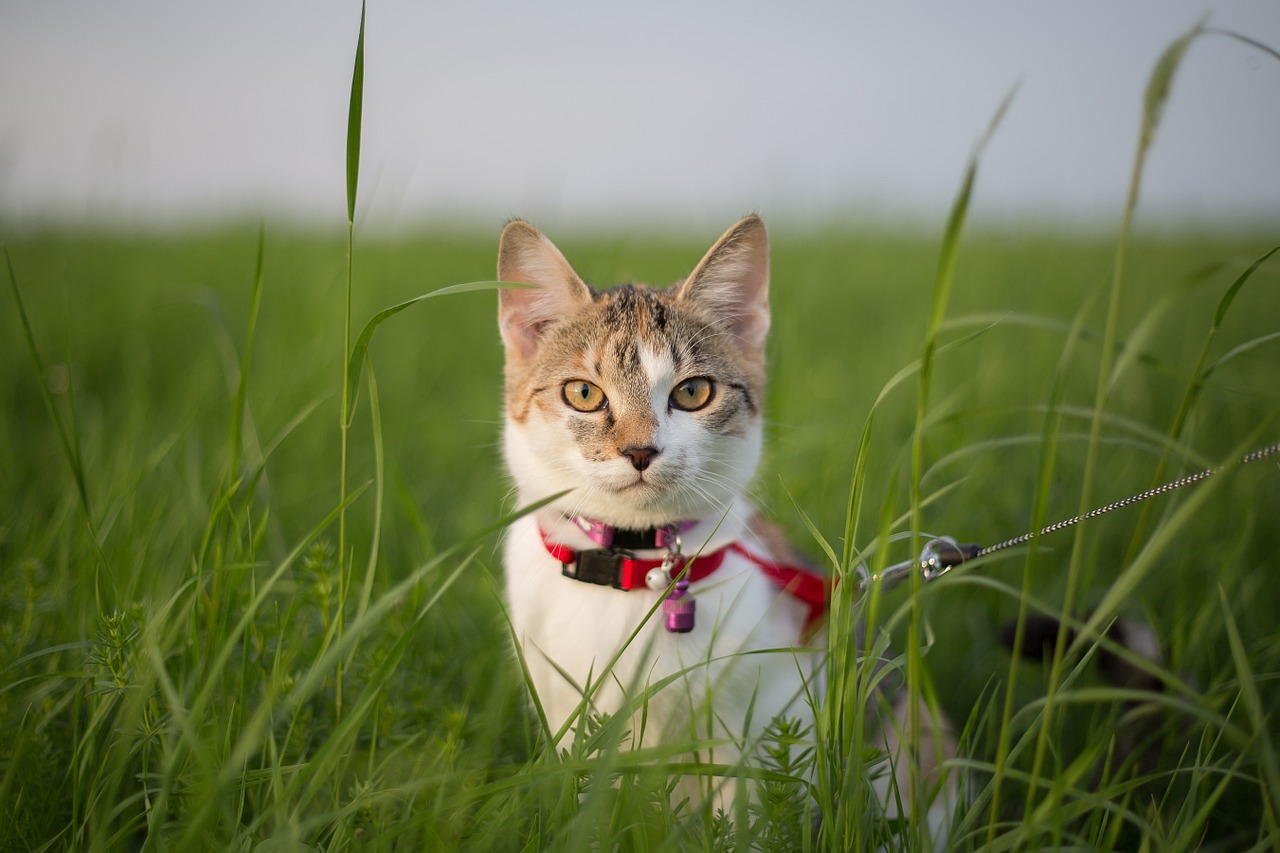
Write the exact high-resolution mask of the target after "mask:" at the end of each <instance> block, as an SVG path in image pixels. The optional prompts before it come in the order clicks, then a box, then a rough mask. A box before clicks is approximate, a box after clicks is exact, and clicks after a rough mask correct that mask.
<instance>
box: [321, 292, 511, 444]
mask: <svg viewBox="0 0 1280 853" xmlns="http://www.w3.org/2000/svg"><path fill="white" fill-rule="evenodd" d="M503 287H529V285H527V284H516V283H513V282H507V281H469V282H466V283H464V284H452V285H449V286H448V287H442V288H440V289H439V290H433V291H431V292H430V293H423V294H421V295H420V296H415V297H413V298H412V299H407V300H405V301H404V302H401V303H400V304H398V305H392V306H391V307H390V308H384V309H382V310H381V311H379V312H378V313H377V314H374V315H373V318H372V319H371V320H369V322H367V323H365V325H364V329H362V330H361V332H360V337H359V338H357V339H356V345H355V349H352V350H350V352H351V358H350V359H349V360H348V362H347V371H346V382H345V387H347V388H349V389H350V392H351V398H350V406H349V407H348V408H347V411H346V415H347V418H346V423H347V424H348V425H350V423H351V419H352V418H354V417H355V406H356V400H357V398H358V396H359V393H360V369H361V368H362V367H363V366H364V361H365V359H366V358H368V355H369V342H370V340H372V338H373V333H374V332H376V331H377V330H378V327H379V326H381V325H382V324H383V323H384V322H386V321H387V320H389V319H390V318H392V317H394V316H395V315H397V314H399V313H400V312H401V311H403V310H405V309H406V308H412V307H413V306H414V305H417V304H418V303H419V302H422V301H423V300H424V299H431V298H433V297H436V296H449V295H451V294H455V293H472V292H474V291H477V290H497V289H499V288H503Z"/></svg>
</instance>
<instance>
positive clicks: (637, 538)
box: [565, 515, 698, 551]
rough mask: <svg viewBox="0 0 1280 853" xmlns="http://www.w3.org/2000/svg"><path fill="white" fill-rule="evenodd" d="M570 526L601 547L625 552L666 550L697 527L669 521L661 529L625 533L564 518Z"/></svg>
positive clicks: (588, 521) (577, 517)
mask: <svg viewBox="0 0 1280 853" xmlns="http://www.w3.org/2000/svg"><path fill="white" fill-rule="evenodd" d="M565 517H566V518H567V519H568V520H569V521H570V522H572V524H573V526H574V527H576V528H578V529H579V530H581V531H582V532H583V533H585V534H586V535H587V538H588V539H590V540H591V541H592V542H594V543H596V544H597V545H599V546H600V547H601V548H623V549H626V550H628V551H644V550H647V549H650V548H656V549H661V550H664V551H666V550H670V549H672V548H674V547H677V546H678V545H679V544H680V537H681V536H683V535H684V534H685V533H688V532H689V531H690V530H692V529H693V528H694V527H696V526H697V525H698V522H696V521H673V522H671V523H670V524H664V525H663V526H662V527H650V528H648V529H645V530H627V529H625V528H621V527H614V526H613V525H611V524H605V523H604V522H603V521H597V520H595V519H593V518H583V517H582V516H580V515H569V516H565Z"/></svg>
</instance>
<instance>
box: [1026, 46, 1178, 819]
mask: <svg viewBox="0 0 1280 853" xmlns="http://www.w3.org/2000/svg"><path fill="white" fill-rule="evenodd" d="M1203 27H1204V25H1203V22H1201V23H1197V24H1196V26H1195V27H1193V28H1192V29H1191V30H1190V31H1188V32H1187V33H1186V34H1185V35H1183V36H1182V37H1181V38H1179V39H1178V40H1177V41H1175V42H1174V43H1173V44H1172V45H1170V46H1169V47H1168V48H1167V49H1166V50H1165V52H1164V53H1163V54H1162V55H1161V57H1160V59H1159V61H1158V62H1157V63H1156V67H1155V70H1154V71H1153V72H1152V74H1151V78H1150V80H1149V82H1148V84H1147V89H1146V94H1145V97H1144V101H1143V113H1142V125H1141V130H1140V132H1139V136H1138V144H1137V150H1136V152H1135V154H1134V162H1133V167H1132V169H1131V170H1130V173H1129V188H1128V192H1127V193H1126V197H1125V205H1124V211H1123V214H1122V216H1121V219H1120V231H1119V234H1118V236H1117V239H1116V249H1115V257H1114V259H1113V261H1112V268H1111V282H1110V287H1109V290H1108V296H1107V310H1106V320H1105V324H1104V326H1103V333H1102V349H1101V353H1100V357H1099V366H1098V376H1097V384H1096V390H1095V393H1094V413H1093V418H1092V420H1091V422H1090V426H1089V443H1088V445H1087V449H1086V454H1085V462H1084V474H1083V480H1082V483H1081V487H1080V502H1079V505H1080V513H1081V514H1083V513H1084V512H1087V511H1088V510H1089V508H1090V507H1091V506H1092V505H1093V503H1094V498H1093V487H1094V481H1095V480H1096V478H1097V471H1098V458H1099V450H1100V448H1101V442H1100V439H1101V436H1102V424H1103V412H1104V410H1105V409H1106V402H1107V397H1108V390H1109V389H1110V387H1111V385H1112V381H1113V376H1112V364H1113V361H1114V351H1115V349H1114V345H1115V341H1116V338H1117V336H1118V334H1119V320H1120V303H1121V293H1122V291H1123V282H1124V274H1125V269H1126V256H1127V251H1128V247H1129V238H1130V233H1131V231H1132V228H1133V219H1134V216H1135V214H1136V212H1137V208H1138V198H1139V195H1140V191H1141V186H1142V176H1143V173H1144V171H1145V169H1146V161H1147V154H1148V152H1149V151H1150V148H1151V145H1152V143H1153V142H1154V140H1155V133H1156V130H1157V128H1158V126H1159V124H1160V118H1161V116H1162V115H1163V112H1164V107H1165V103H1166V101H1167V100H1168V97H1169V93H1170V91H1171V87H1172V85H1173V76H1174V73H1175V72H1176V71H1177V69H1178V65H1179V64H1180V63H1181V61H1182V58H1183V56H1184V55H1185V54H1186V51H1187V48H1188V47H1190V45H1191V42H1192V41H1194V40H1195V39H1196V38H1197V37H1198V36H1199V35H1200V34H1201V33H1202V31H1203ZM1086 529H1087V527H1086V525H1083V524H1081V525H1077V526H1076V528H1075V532H1074V536H1073V538H1072V546H1071V558H1070V561H1069V563H1068V568H1067V578H1066V588H1065V590H1064V592H1063V599H1062V614H1061V616H1062V618H1061V620H1060V623H1059V624H1060V628H1059V631H1058V635H1057V638H1056V641H1055V643H1054V651H1053V658H1052V661H1051V663H1050V666H1049V684H1048V697H1047V701H1046V703H1045V708H1044V719H1043V720H1042V722H1041V728H1040V735H1039V737H1038V739H1037V743H1036V751H1035V759H1034V763H1033V766H1032V774H1031V775H1032V779H1033V780H1037V779H1040V778H1041V774H1042V773H1043V772H1044V769H1045V762H1046V759H1047V755H1048V749H1049V735H1050V732H1051V731H1052V730H1053V725H1054V718H1055V710H1056V709H1055V704H1054V697H1055V694H1056V692H1057V690H1058V687H1059V686H1060V684H1061V682H1062V677H1063V671H1062V666H1063V655H1064V654H1065V652H1066V649H1067V644H1068V643H1067V640H1068V637H1067V628H1066V625H1067V619H1068V617H1069V616H1070V615H1071V613H1072V612H1074V610H1075V609H1076V606H1077V602H1076V599H1077V596H1078V595H1079V592H1080V590H1081V588H1085V587H1087V586H1088V584H1089V580H1090V578H1091V575H1092V571H1091V569H1090V567H1089V566H1086V565H1085V563H1084V551H1085V531H1086ZM1033 784H1034V783H1033ZM1035 804H1036V797H1035V795H1034V791H1033V794H1032V796H1030V797H1028V799H1027V804H1026V810H1025V813H1024V822H1026V823H1027V825H1028V830H1030V828H1031V827H1030V822H1031V820H1032V817H1033V814H1034V809H1035V808H1036V805H1035ZM1058 841H1060V839H1059V838H1054V839H1053V842H1054V843H1056V842H1058Z"/></svg>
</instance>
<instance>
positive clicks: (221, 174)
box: [0, 0, 1280, 228]
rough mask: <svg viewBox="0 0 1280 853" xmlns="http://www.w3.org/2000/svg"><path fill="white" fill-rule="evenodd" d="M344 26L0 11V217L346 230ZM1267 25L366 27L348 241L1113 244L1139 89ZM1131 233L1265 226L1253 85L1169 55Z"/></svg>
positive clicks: (60, 1)
mask: <svg viewBox="0 0 1280 853" xmlns="http://www.w3.org/2000/svg"><path fill="white" fill-rule="evenodd" d="M359 14H360V9H359V4H358V3H357V2H353V0H222V2H217V3H203V4H190V3H179V2H173V0H116V1H115V2H102V0H43V1H42V2H35V1H34V0H0V217H2V218H5V219H8V220H9V221H11V222H13V221H15V220H16V221H17V222H32V221H38V220H43V219H48V218H56V217H72V218H84V217H105V218H109V219H111V220H114V221H122V222H126V223H134V222H137V223H148V222H151V223H173V222H184V221H188V220H190V219H195V220H200V219H206V218H209V217H217V216H222V215H228V214H236V215H250V216H254V217H258V216H267V217H298V218H302V219H305V220H308V221H313V222H322V223H323V222H332V223H341V222H343V221H345V216H346V203H345V177H344V158H345V134H346V110H347V97H348V93H349V87H350V77H351V67H352V59H353V55H354V49H355V41H356V33H357V28H358V22H359ZM1205 14H1209V15H1210V19H1209V20H1210V25H1211V26H1215V27H1221V28H1224V29H1230V30H1234V31H1237V32H1240V33H1242V34H1244V35H1247V36H1249V37H1251V38H1253V39H1256V40H1258V41H1260V42H1263V43H1265V44H1267V45H1269V46H1270V47H1271V48H1273V49H1280V2H1277V0H1239V2H1220V3H1210V2H1198V3H1193V2H1184V0H1125V1H1124V2H1114V0H1078V2H1070V3H1053V4H1050V3H1032V2H1012V0H1010V2H983V0H972V2H945V3H944V2H903V3H889V2H883V0H882V2H875V3H864V2H840V3H837V2H823V3H817V2H805V0H789V2H785V3H783V2H772V3H767V2H754V0H738V2H718V0H717V1H716V2H693V0H685V2H668V0H645V2H627V3H614V2H604V0H597V2H585V1H584V0H572V2H550V0H541V2H517V0H500V2H480V0H472V2H465V0H435V1H434V2H407V0H371V2H370V3H369V10H368V31H367V37H366V39H367V40H366V77H365V119H364V156H363V160H362V172H361V197H360V215H361V217H362V219H363V220H364V221H365V222H367V223H370V224H372V223H383V224H390V225H393V226H400V227H410V226H412V225H414V224H415V223H417V222H419V221H421V220H422V219H424V218H426V219H429V220H432V221H436V222H439V221H442V220H456V221H459V222H464V223H467V224H486V223H491V224H496V223H498V222H500V221H501V220H502V219H503V218H505V217H507V216H510V215H522V216H525V217H528V218H530V219H532V220H534V221H535V222H538V223H539V224H546V223H572V224H577V225H583V224H586V225H590V224H594V223H604V224H608V223H613V222H633V221H646V222H649V223H659V224H660V223H667V224H670V225H673V226H685V225H690V224H699V225H701V224H706V225H708V226H709V227H710V226H714V227H717V228H718V227H721V226H723V224H724V222H725V221H727V220H730V219H732V218H734V217H736V216H737V215H739V214H741V213H743V212H745V211H748V210H761V211H763V212H764V213H765V214H766V215H767V216H769V217H770V218H771V219H774V220H783V221H792V222H799V223H804V224H814V223H819V224H820V223H824V222H831V221H834V220H837V219H839V218H841V217H858V218H861V219H864V220H866V219H871V220H881V219H883V220H888V221H898V220H924V221H926V222H933V221H934V220H936V219H940V218H941V217H942V216H943V215H944V214H945V211H946V208H947V206H948V205H949V204H950V202H951V200H952V198H953V197H954V195H955V192H956V189H957V187H958V185H959V181H960V178H961V175H962V173H963V170H964V165H965V162H966V160H967V158H968V156H969V154H970V152H971V151H972V149H973V146H974V143H975V142H976V140H977V139H978V138H979V137H980V136H981V135H982V133H983V130H984V129H985V127H986V125H987V123H988V122H989V120H990V118H991V116H992V115H993V113H994V112H995V110H996V108H997V106H998V105H999V103H1000V102H1001V100H1002V99H1003V98H1004V97H1005V95H1006V94H1007V93H1008V92H1009V91H1010V90H1011V88H1012V87H1013V86H1014V85H1015V84H1017V83H1018V82H1019V81H1021V87H1020V89H1019V91H1018V93H1017V95H1016V98H1015V100H1014V102H1013V105H1012V107H1011V109H1010V111H1009V113H1008V114H1007V116H1006V117H1005V121H1004V123H1003V124H1002V125H1001V127H1000V128H999V130H998V132H997V134H996V136H995V138H994V139H993V140H992V142H991V144H990V146H989V147H988V149H987V151H986V153H985V155H984V158H983V161H982V169H981V171H980V174H979V184H978V190H977V195H976V197H975V208H974V212H975V214H977V215H980V216H985V217H987V218H989V219H994V220H1001V221H1018V220H1019V219H1021V218H1024V217H1031V216H1050V217H1054V216H1056V217H1068V218H1071V219H1073V220H1077V221H1081V222H1088V221H1096V220H1098V219H1101V220H1106V221H1113V220H1114V219H1115V217H1116V216H1118V214H1119V210H1120V207H1121V205H1122V203H1123V198H1124V194H1125V191H1126V188H1127V184H1128V178H1129V172H1130V166H1131V164H1132V160H1133V152H1134V148H1135V143H1136V138H1137V133H1138V126H1139V119H1140V109H1141V99H1142V92H1143V89H1144V87H1145V85H1146V82H1147V79H1148V76H1149V75H1150V72H1151V69H1152V67H1153V66H1154V64H1155V62H1156V59H1157V58H1158V57H1159V56H1160V54H1161V52H1162V51H1163V50H1164V48H1165V47H1167V46H1168V45H1169V43H1170V42H1171V41H1173V40H1174V39H1175V38H1176V37H1178V36H1179V35H1180V34H1181V33H1183V32H1185V31H1186V30H1187V29H1188V28H1190V27H1191V26H1192V25H1194V24H1195V22H1196V21H1197V20H1199V19H1200V18H1201V17H1202V16H1203V15H1205ZM1142 210H1143V216H1144V217H1146V218H1147V220H1148V221H1150V220H1153V219H1154V220H1157V221H1159V220H1166V219H1180V218H1191V219H1195V220H1201V221H1210V222H1223V221H1231V222H1235V221H1243V222H1246V223H1247V222H1254V223H1266V224H1271V225H1273V224H1276V223H1277V222H1280V60H1277V59H1276V58H1275V57H1273V56H1270V55H1268V54H1267V53H1266V52H1265V51H1262V50H1259V49H1256V48H1252V47H1249V46H1246V45H1243V44H1241V43H1239V42H1237V41H1234V40H1231V39H1228V38H1225V37H1222V36H1211V37H1206V38H1203V39H1200V40H1199V41H1197V42H1196V43H1195V44H1194V45H1193V46H1192V48H1191V51H1190V53H1189V54H1188V56H1187V60H1186V62H1185V63H1184V65H1183V67H1182V69H1181V71H1180V73H1179V75H1178V77H1177V79H1176V81H1175V87H1174V91H1173V96H1172V99H1171V101H1170V103H1169V106H1168V109H1167V112H1166V116H1165V122H1164V124H1163V125H1162V127H1161V129H1160V133H1159V136H1158V137H1157V140H1156V143H1155V148H1154V150H1153V152H1152V155H1151V159H1150V163H1149V167H1148V171H1147V173H1146V179H1145V184H1144V195H1143V206H1142Z"/></svg>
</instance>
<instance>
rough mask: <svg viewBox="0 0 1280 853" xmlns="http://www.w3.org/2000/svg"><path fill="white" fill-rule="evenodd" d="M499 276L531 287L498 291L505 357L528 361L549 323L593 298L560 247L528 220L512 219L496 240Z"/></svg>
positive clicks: (501, 278) (500, 326)
mask: <svg viewBox="0 0 1280 853" xmlns="http://www.w3.org/2000/svg"><path fill="white" fill-rule="evenodd" d="M498 279H499V281H513V282H519V283H521V284H531V285H533V287H531V288H515V287H507V288H503V289H502V290H499V291H498V328H499V329H500V330H501V331H502V341H503V343H504V344H505V345H506V348H507V358H508V360H511V359H515V360H517V361H527V360H529V359H530V358H532V357H533V354H534V353H535V352H536V351H537V349H538V341H539V339H540V338H541V337H542V332H543V330H544V329H545V328H546V327H547V325H548V324H550V323H552V322H554V321H556V320H558V319H560V318H561V317H565V316H567V315H569V314H571V313H573V311H574V310H576V309H577V308H578V307H579V306H580V305H583V304H585V303H587V302H590V301H591V288H589V287H588V286H587V285H586V283H585V282H583V280H582V279H581V278H579V277H578V274H577V273H576V272H574V271H573V267H571V266H569V262H568V261H566V260H565V259H564V255H562V254H560V250H559V249H557V248H556V247H555V245H554V244H553V243H552V242H551V241H550V240H548V239H547V238H546V237H544V236H542V234H541V232H539V231H538V229H537V228H534V227H533V226H532V225H530V224H529V223H528V222H525V221H523V220H520V219H514V220H512V221H511V222H508V223H507V227H506V228H503V229H502V239H501V240H500V241H499V243H498Z"/></svg>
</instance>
